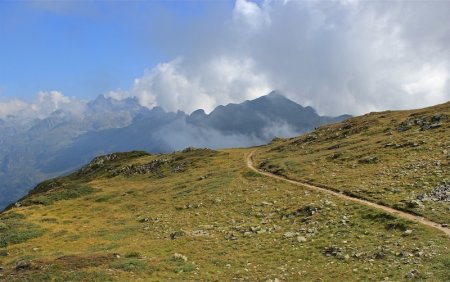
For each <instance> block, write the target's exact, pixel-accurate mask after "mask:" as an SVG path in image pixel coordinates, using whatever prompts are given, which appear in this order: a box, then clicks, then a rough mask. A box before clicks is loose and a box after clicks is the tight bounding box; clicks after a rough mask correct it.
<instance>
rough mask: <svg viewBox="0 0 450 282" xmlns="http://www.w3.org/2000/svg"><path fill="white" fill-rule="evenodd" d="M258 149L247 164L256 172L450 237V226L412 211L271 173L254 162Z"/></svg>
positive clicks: (248, 157) (250, 154) (251, 154)
mask: <svg viewBox="0 0 450 282" xmlns="http://www.w3.org/2000/svg"><path fill="white" fill-rule="evenodd" d="M256 151H257V150H253V151H251V152H250V153H249V154H248V155H247V166H248V168H250V169H251V170H253V171H254V172H256V173H259V174H261V175H264V176H267V177H271V178H275V179H278V180H282V181H285V182H288V183H291V184H294V185H298V186H302V187H306V188H309V189H311V190H316V191H321V192H325V193H328V194H331V195H333V196H336V197H339V198H342V199H345V200H349V201H353V202H356V203H359V204H362V205H366V206H369V207H373V208H376V209H379V210H383V211H385V212H387V213H390V214H392V215H395V216H398V217H401V218H404V219H407V220H410V221H414V222H418V223H421V224H423V225H426V226H430V227H433V228H435V229H438V230H440V231H442V232H444V233H445V234H446V235H447V236H448V237H450V229H449V228H446V227H443V226H442V225H441V224H439V223H437V222H434V221H431V220H429V219H426V218H424V217H421V216H417V215H414V214H410V213H407V212H404V211H400V210H397V209H394V208H391V207H388V206H384V205H380V204H377V203H374V202H370V201H367V200H363V199H359V198H355V197H352V196H348V195H345V194H342V193H339V192H336V191H333V190H329V189H326V188H322V187H318V186H314V185H311V184H308V183H303V182H300V181H296V180H291V179H287V178H285V177H282V176H279V175H276V174H273V173H270V172H267V171H262V170H259V169H257V168H256V167H255V166H254V164H253V156H254V155H255V152H256Z"/></svg>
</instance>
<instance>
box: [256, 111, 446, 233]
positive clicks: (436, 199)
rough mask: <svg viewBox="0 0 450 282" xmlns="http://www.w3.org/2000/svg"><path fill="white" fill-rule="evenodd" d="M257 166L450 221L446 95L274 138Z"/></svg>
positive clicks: (261, 152) (261, 155)
mask: <svg viewBox="0 0 450 282" xmlns="http://www.w3.org/2000/svg"><path fill="white" fill-rule="evenodd" d="M256 159H257V162H258V163H259V167H260V168H261V169H263V170H267V171H270V172H273V173H276V174H279V175H283V176H286V177H288V178H291V179H295V180H299V181H304V182H308V183H312V184H315V185H318V186H323V187H328V188H331V189H334V190H339V191H343V192H345V193H347V194H349V195H356V196H358V197H361V198H364V199H368V200H371V201H373V202H378V203H382V204H384V205H388V206H391V207H395V208H397V209H401V210H407V211H409V212H411V213H414V214H418V215H423V216H424V217H427V218H429V219H431V220H434V221H436V222H440V223H443V224H450V205H449V204H450V163H449V162H450V102H448V103H445V104H442V105H438V106H434V107H430V108H426V109H422V110H413V111H397V112H381V113H370V114H367V115H364V116H361V117H355V118H350V119H348V120H346V121H345V122H342V123H337V124H333V125H327V126H322V127H320V128H318V129H317V130H316V131H314V132H313V133H311V134H306V135H303V136H300V137H297V138H292V139H287V140H275V141H274V142H272V143H271V144H270V145H268V146H266V147H265V148H264V149H263V150H260V151H259V154H258V156H257V158H256Z"/></svg>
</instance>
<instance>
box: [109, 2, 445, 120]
mask: <svg viewBox="0 0 450 282" xmlns="http://www.w3.org/2000/svg"><path fill="white" fill-rule="evenodd" d="M449 14H450V2H447V1H429V2H420V1H408V2H406V1H396V2H380V1H365V2H360V1H276V0H273V1H264V2H262V3H260V4H256V3H254V2H250V1H247V0H237V1H236V2H235V5H234V9H233V11H232V13H231V14H230V16H229V19H228V21H223V22H222V25H220V23H215V24H213V26H214V28H215V29H214V30H213V31H212V30H210V29H209V28H208V27H198V28H197V29H196V31H195V33H196V34H191V36H190V35H189V34H188V35H185V36H183V38H188V39H186V40H183V38H182V39H179V38H168V39H166V40H168V42H166V44H167V45H170V44H174V45H178V46H182V47H179V49H178V51H179V52H180V57H179V58H177V59H174V60H173V61H170V62H166V63H162V64H159V65H158V66H156V67H155V68H153V69H151V70H148V71H146V72H145V73H144V75H143V76H142V77H141V78H139V79H136V81H135V82H134V84H133V87H132V89H131V90H129V91H122V92H111V95H112V96H114V97H121V96H137V97H139V99H140V101H141V103H143V104H144V105H147V106H152V105H159V106H162V107H163V108H165V109H167V110H175V109H182V110H185V111H187V112H189V111H192V110H194V109H197V108H203V109H205V110H207V111H208V110H211V109H212V108H213V107H215V106H217V105H219V104H224V103H228V102H241V101H242V100H245V99H251V98H255V97H256V96H260V95H263V94H264V93H265V92H267V91H268V90H269V89H277V90H279V91H281V92H283V93H285V94H286V95H287V96H288V97H289V98H291V99H293V100H295V101H296V102H298V103H300V104H303V105H311V106H313V107H314V108H316V109H317V110H318V111H319V112H320V113H322V114H329V115H337V114H342V113H351V114H361V113H365V112H368V111H373V110H384V109H404V108H415V107H424V106H427V105H432V104H436V103H441V102H445V101H447V100H449V99H450V91H449V90H450V83H449V81H450V61H449V56H450V25H449V21H448V15H449ZM187 30H189V29H187ZM199 34H200V35H199ZM192 38H195V40H191V39H192Z"/></svg>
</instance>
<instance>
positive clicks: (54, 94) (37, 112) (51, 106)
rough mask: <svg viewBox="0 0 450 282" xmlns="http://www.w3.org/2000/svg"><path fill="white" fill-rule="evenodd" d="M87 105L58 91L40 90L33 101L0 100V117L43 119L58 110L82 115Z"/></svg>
mask: <svg viewBox="0 0 450 282" xmlns="http://www.w3.org/2000/svg"><path fill="white" fill-rule="evenodd" d="M85 105H86V103H85V102H84V101H81V100H78V99H76V98H70V97H67V96H64V95H63V94H62V93H61V92H58V91H50V92H39V93H38V94H37V95H36V98H35V100H34V101H31V102H25V101H22V100H19V99H13V100H6V101H0V118H5V117H7V116H15V117H19V118H40V119H43V118H46V117H48V116H49V115H50V114H52V113H54V112H55V111H58V110H61V111H64V112H67V113H71V114H73V115H76V116H80V115H82V114H83V112H84V110H85Z"/></svg>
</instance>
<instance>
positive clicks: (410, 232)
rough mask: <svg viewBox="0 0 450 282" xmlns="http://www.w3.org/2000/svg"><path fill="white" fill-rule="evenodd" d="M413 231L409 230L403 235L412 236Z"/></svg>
mask: <svg viewBox="0 0 450 282" xmlns="http://www.w3.org/2000/svg"><path fill="white" fill-rule="evenodd" d="M412 232H413V231H412V230H411V229H407V230H405V232H403V234H405V235H411V234H412Z"/></svg>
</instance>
